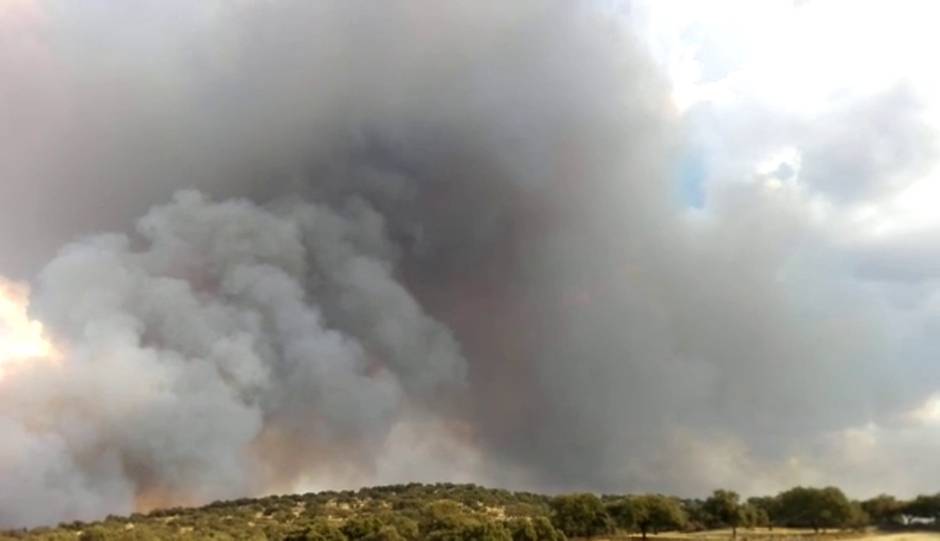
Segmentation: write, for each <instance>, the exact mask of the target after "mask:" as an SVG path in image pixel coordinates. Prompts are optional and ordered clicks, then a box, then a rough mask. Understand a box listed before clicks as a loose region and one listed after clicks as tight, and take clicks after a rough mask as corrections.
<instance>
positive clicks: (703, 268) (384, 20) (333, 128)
mask: <svg viewBox="0 0 940 541" xmlns="http://www.w3.org/2000/svg"><path fill="white" fill-rule="evenodd" d="M2 9H3V10H4V11H0V44H2V46H0V78H2V80H4V81H6V82H9V83H10V84H4V85H3V86H2V87H0V96H2V98H3V99H2V100H0V176H2V177H3V178H4V179H5V181H4V182H3V183H2V185H0V201H2V205H3V213H2V216H0V271H2V272H3V273H4V274H6V275H10V276H13V277H15V278H18V279H20V280H28V281H30V282H31V283H32V286H33V294H32V303H31V308H30V314H31V317H33V318H35V319H36V320H38V321H41V322H42V323H43V324H44V325H45V332H46V334H47V335H48V337H49V339H50V341H51V343H52V344H54V345H55V347H56V348H57V350H60V351H61V352H62V355H61V358H60V359H57V360H55V361H54V362H47V363H31V364H28V365H17V368H16V370H15V371H11V372H10V373H8V374H5V375H3V376H2V379H0V525H3V526H23V525H36V524H42V523H49V522H54V521H57V520H64V519H73V518H90V517H98V516H102V515H103V514H106V513H112V512H130V511H133V510H134V509H140V508H148V507H152V506H154V505H169V504H181V503H198V502H206V501H210V500H212V499H218V498H225V497H236V496H241V495H249V494H259V493H263V492H269V491H272V490H294V489H302V488H305V487H309V486H336V485H349V484H353V483H374V482H390V481H405V480H412V479H430V478H434V477H440V476H444V477H447V478H448V479H471V480H475V481H482V482H494V483H498V484H502V485H507V486H511V487H515V488H536V489H545V490H561V489H575V488H578V489H593V490H617V491H639V490H657V491H672V492H677V493H682V494H696V493H699V492H701V491H703V490H705V489H709V488H713V487H714V485H716V484H723V485H726V486H731V487H732V488H737V489H739V490H745V491H748V490H751V491H753V490H764V489H775V488H779V487H780V486H782V485H784V484H789V483H795V482H798V481H800V480H809V481H813V480H816V479H824V480H827V481H829V480H831V477H827V473H826V472H827V470H826V469H825V468H826V465H825V464H808V463H807V464H803V465H798V464H797V463H796V462H794V460H792V459H791V458H792V456H813V455H814V453H813V449H814V448H813V447H811V446H812V445H815V444H816V443H815V442H818V441H820V440H819V439H818V438H820V437H830V436H831V435H832V434H834V433H838V431H839V430H842V429H844V428H846V427H854V426H859V425H864V424H865V423H867V422H869V421H871V420H873V419H874V420H878V419H881V418H888V417H891V416H892V415H896V414H898V413H899V412H903V411H907V410H908V409H910V408H913V407H915V406H916V405H917V404H918V403H919V402H918V401H919V400H920V399H922V398H923V397H924V396H925V394H926V393H928V392H929V389H930V385H931V384H934V383H936V382H935V381H931V379H930V378H908V377H906V376H904V374H903V373H901V372H898V371H894V370H890V369H889V367H890V365H889V364H888V361H889V360H890V359H892V358H895V357H896V356H897V355H898V354H899V352H901V351H904V349H903V348H904V346H903V344H902V340H901V337H900V335H898V334H897V333H895V332H894V329H893V328H892V327H891V326H890V325H885V324H883V323H884V321H886V320H887V318H888V315H889V313H890V310H891V308H890V307H887V306H886V305H885V304H884V303H883V302H882V299H881V297H880V296H879V295H878V294H877V292H874V291H872V289H871V288H869V287H867V286H866V284H864V283H862V282H861V281H859V280H856V279H854V278H849V279H844V277H845V276H846V275H849V276H851V272H852V270H851V269H850V268H848V266H849V264H848V263H846V261H845V259H843V258H841V257H839V256H832V255H831V254H832V253H833V251H836V252H838V251H839V250H842V248H843V245H844V244H845V242H846V241H845V238H844V237H842V236H840V234H839V233H832V232H831V230H829V229H826V228H824V227H822V226H821V224H820V221H819V219H817V217H816V215H814V214H813V210H812V209H813V207H812V205H811V204H810V199H811V198H810V197H809V196H808V195H807V194H806V193H805V192H803V191H801V190H800V189H799V188H797V187H793V188H789V187H788V188H784V189H782V190H776V191H768V190H764V189H763V188H762V187H758V186H755V185H751V184H741V185H735V186H731V187H727V188H725V189H723V190H722V191H721V192H718V193H714V194H710V197H711V198H712V199H711V201H712V202H713V204H714V208H715V209H716V210H715V211H714V213H713V215H690V214H689V213H688V212H687V211H686V209H684V208H682V206H681V205H679V204H678V203H677V202H676V201H675V198H674V191H675V190H674V186H673V184H672V180H671V179H672V177H671V175H672V166H671V165H670V164H671V163H672V162H673V159H674V158H675V154H676V152H677V150H676V149H677V145H678V143H677V140H678V137H677V135H676V124H677V122H676V121H677V119H676V118H675V113H674V112H673V110H672V108H671V106H670V104H669V100H668V88H667V87H666V84H665V82H664V81H663V79H662V76H661V75H660V74H659V73H658V72H657V71H656V69H655V68H654V66H653V65H652V63H651V62H650V61H649V60H647V58H646V56H645V54H644V52H643V50H642V48H640V47H639V46H638V45H637V43H636V42H635V41H634V38H633V37H632V36H631V34H630V32H629V30H628V28H627V26H626V25H624V24H623V23H622V22H617V21H616V20H614V19H612V18H611V17H609V16H608V15H607V14H605V13H603V12H601V11H599V10H598V9H597V8H596V6H594V5H593V4H590V3H578V2H512V3H504V2H483V3H481V2H450V3H446V4H441V3H436V2H423V1H418V2H407V3H405V2H402V3H397V2H383V3H368V2H300V1H296V2H295V1H280V2H220V3H215V2H201V3H195V4H194V3H191V2H175V1H172V2H167V1H153V2H143V3H142V5H141V6H139V9H133V10H131V9H127V7H125V6H122V5H120V4H119V3H117V2H108V1H102V2H93V3H91V4H84V5H82V6H81V7H79V6H78V5H76V4H73V3H70V2H64V1H63V2H59V1H54V0H50V1H24V2H20V3H16V4H13V5H12V6H11V7H9V8H2ZM174 194H175V195H174ZM139 216H143V217H142V218H138V217H139ZM103 231H119V232H120V231H133V232H132V233H126V234H124V233H102V232H103ZM63 245H64V247H62V246H63ZM918 355H920V356H918ZM911 358H913V359H921V360H922V359H923V358H924V357H923V355H922V354H918V353H917V352H913V353H912V354H911ZM902 388H903V389H905V392H900V391H899V390H900V389H902ZM896 390H897V391H896ZM403 439H404V440H407V441H402V440H403ZM804 441H805V442H808V443H807V445H805V446H804V445H802V444H801V442H804ZM826 441H828V440H826ZM411 453H421V455H420V458H416V457H414V456H409V455H410V454H411ZM710 453H714V454H710ZM815 454H816V455H818V454H819V453H815ZM719 455H720V456H719ZM728 462H730V464H729V463H728ZM820 472H822V473H820ZM905 487H906V488H910V486H908V485H905ZM887 488H890V487H887Z"/></svg>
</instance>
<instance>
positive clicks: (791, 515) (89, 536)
mask: <svg viewBox="0 0 940 541" xmlns="http://www.w3.org/2000/svg"><path fill="white" fill-rule="evenodd" d="M820 496H827V497H829V500H824V499H819V498H818V497H820ZM937 503H940V499H938V497H937V496H920V497H918V498H916V499H914V500H911V501H909V502H902V501H899V500H895V499H894V498H891V497H890V496H879V497H877V498H873V499H871V500H868V501H865V502H856V501H850V500H848V499H846V498H845V496H844V495H842V493H841V491H839V490H838V489H836V488H833V487H828V488H825V489H814V488H805V487H795V488H793V489H790V490H788V491H784V492H781V493H780V494H779V495H777V496H773V497H764V498H751V499H749V500H747V501H746V502H742V501H740V500H739V496H738V495H737V494H735V493H734V492H730V491H724V490H716V491H715V492H714V493H713V494H712V495H711V496H710V497H709V498H707V499H705V500H700V499H678V498H673V497H668V496H662V495H656V494H646V495H605V496H600V497H598V496H595V495H592V494H584V493H582V494H569V495H560V496H548V495H542V494H534V493H529V492H510V491H507V490H500V489H488V488H484V487H480V486H476V485H471V484H467V485H457V484H450V483H442V484H434V485H423V484H417V483H412V484H407V485H392V486H384V487H373V488H363V489H360V490H358V491H348V490H347V491H326V492H320V493H308V494H293V495H282V496H268V497H263V498H243V499H238V500H232V501H223V502H214V503H211V504H209V505H205V506H202V507H193V508H169V509H160V510H155V511H152V512H149V513H146V514H143V513H135V514H133V515H131V516H128V517H117V516H109V517H107V518H106V519H104V520H101V521H97V522H91V523H84V522H69V523H63V524H59V525H58V526H56V527H45V528H36V529H32V530H17V531H7V532H2V533H0V541H12V540H35V541H40V540H46V541H65V540H82V541H100V540H124V539H126V540H139V541H147V540H156V539H180V540H192V541H197V540H204V539H214V540H256V541H265V540H276V541H320V540H322V541H417V540H424V539H427V540H435V541H476V540H479V541H539V540H544V541H560V540H563V539H566V538H595V539H628V538H631V537H632V538H641V537H646V536H647V535H648V536H650V537H655V538H656V541H725V540H729V539H731V538H732V537H737V538H738V539H742V540H743V541H758V540H760V541H771V540H773V541H799V540H803V539H818V538H820V537H826V538H829V539H850V538H862V537H864V538H866V539H871V540H872V541H940V534H934V533H922V532H903V533H892V534H881V533H879V532H878V531H877V530H876V529H875V526H881V527H883V528H887V529H893V530H900V529H904V528H908V527H909V526H905V525H910V524H911V519H912V518H913V517H927V516H935V513H936V511H937V507H936V505H935V504H937ZM816 516H818V517H822V518H814V517H816ZM921 524H923V522H922V523H921ZM876 534H877V535H876Z"/></svg>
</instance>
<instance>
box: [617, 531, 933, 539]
mask: <svg viewBox="0 0 940 541" xmlns="http://www.w3.org/2000/svg"><path fill="white" fill-rule="evenodd" d="M648 537H649V539H650V540H651V541H730V540H731V530H730V529H729V530H708V531H704V532H693V533H682V532H664V533H661V534H656V535H653V534H650V535H649V536H648ZM608 539H609V540H610V541H626V540H630V541H639V540H640V536H639V535H629V536H614V537H610V538H608ZM815 539H818V540H820V541H836V540H838V541H855V540H858V541H940V532H901V533H882V532H877V531H870V532H848V531H846V532H842V531H833V530H830V531H826V532H821V533H819V534H816V533H815V532H814V531H813V530H811V529H797V528H774V530H773V531H768V530H767V529H766V528H759V529H750V528H739V529H738V541H812V540H815Z"/></svg>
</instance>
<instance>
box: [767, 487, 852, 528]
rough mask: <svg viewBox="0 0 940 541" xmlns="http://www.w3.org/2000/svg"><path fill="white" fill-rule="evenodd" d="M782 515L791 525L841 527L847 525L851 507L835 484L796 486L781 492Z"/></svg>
mask: <svg viewBox="0 0 940 541" xmlns="http://www.w3.org/2000/svg"><path fill="white" fill-rule="evenodd" d="M779 498H780V515H781V517H782V518H783V520H784V521H785V523H786V524H787V525H789V526H796V527H804V528H813V530H815V531H816V532H819V530H820V529H822V528H841V527H844V526H845V525H847V524H848V522H849V519H850V518H851V513H852V508H851V505H850V504H849V500H848V498H846V497H845V494H843V493H842V491H841V490H839V489H838V488H835V487H826V488H811V487H795V488H792V489H790V490H787V491H785V492H782V493H780V495H779Z"/></svg>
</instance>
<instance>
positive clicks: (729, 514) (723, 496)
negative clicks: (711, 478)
mask: <svg viewBox="0 0 940 541" xmlns="http://www.w3.org/2000/svg"><path fill="white" fill-rule="evenodd" d="M703 508H704V510H705V512H706V513H707V514H708V516H709V517H710V518H711V524H709V526H712V527H718V528H725V527H730V528H731V537H737V536H738V525H740V523H741V518H742V517H741V498H740V496H738V493H737V492H734V491H731V490H716V491H714V492H712V495H711V496H709V497H708V498H707V499H706V500H705V503H704V504H703Z"/></svg>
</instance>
